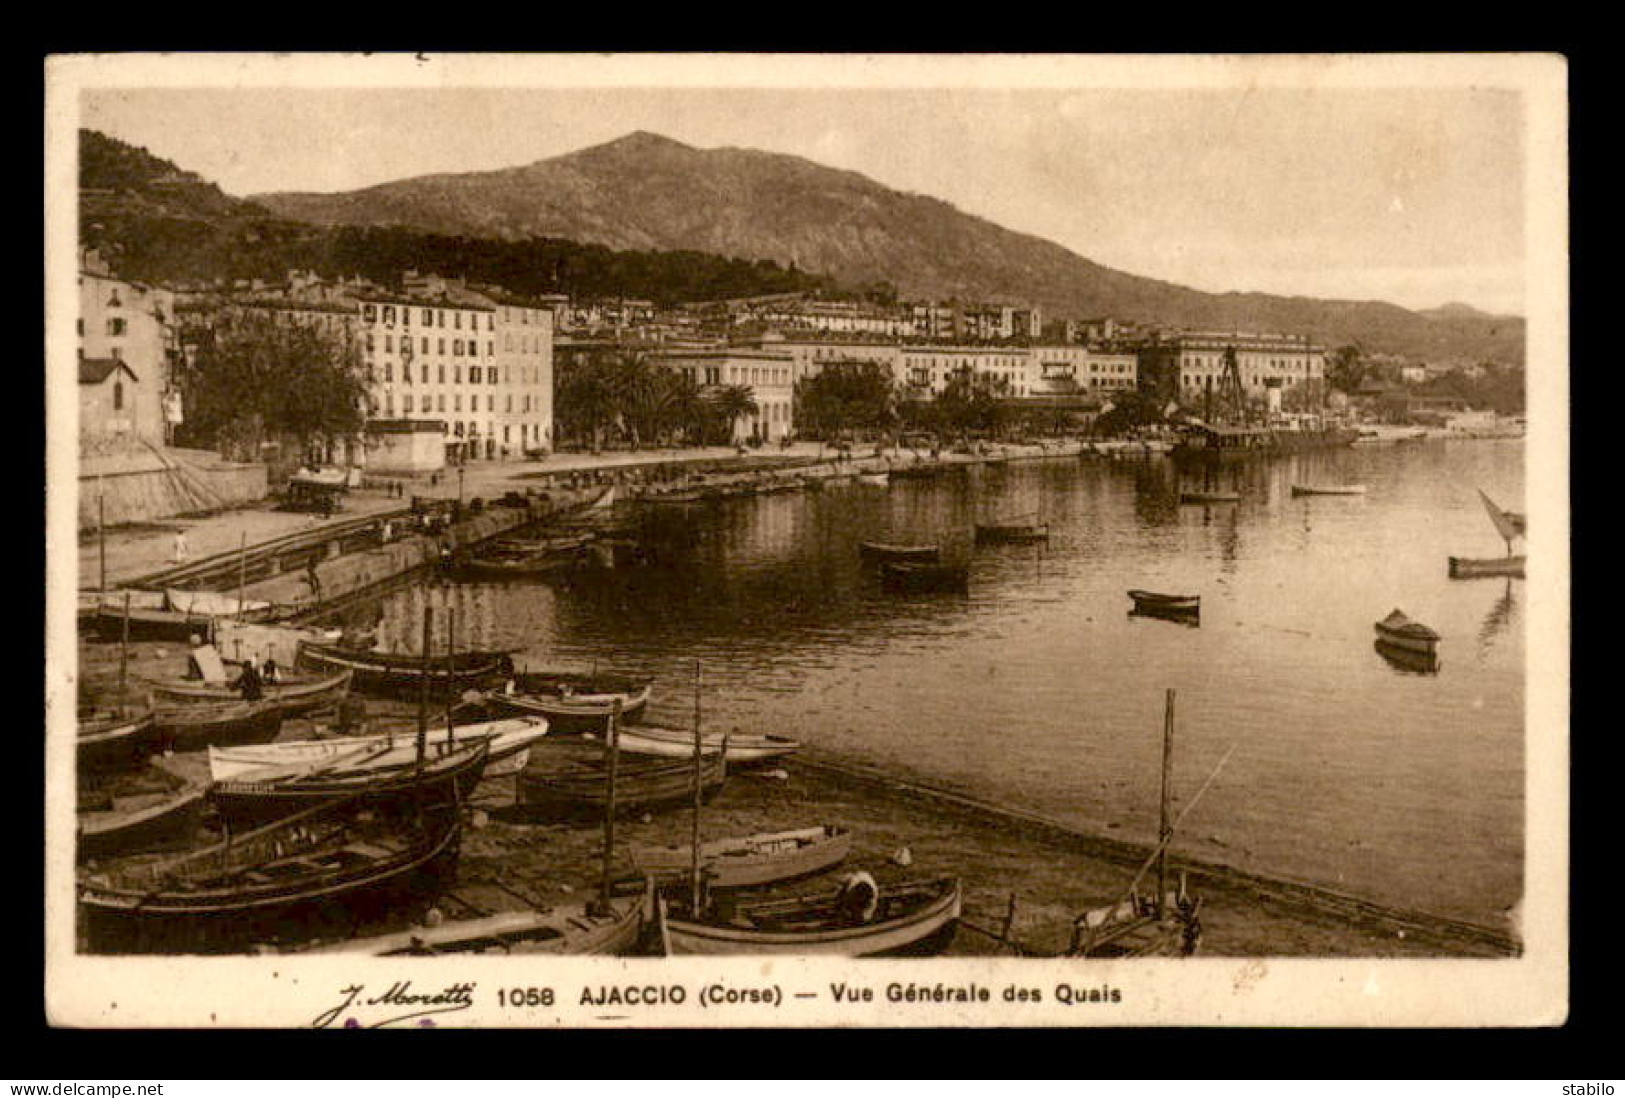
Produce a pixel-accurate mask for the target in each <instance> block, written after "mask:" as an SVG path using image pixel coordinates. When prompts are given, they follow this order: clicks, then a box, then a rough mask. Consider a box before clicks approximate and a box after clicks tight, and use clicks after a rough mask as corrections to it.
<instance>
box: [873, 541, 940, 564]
mask: <svg viewBox="0 0 1625 1098" xmlns="http://www.w3.org/2000/svg"><path fill="white" fill-rule="evenodd" d="M858 556H859V557H861V558H862V559H863V560H865V561H867V562H869V563H870V564H880V563H883V562H885V561H914V562H917V563H930V564H935V563H936V562H937V561H938V560H939V559H940V553H939V551H938V549H937V547H936V546H935V545H888V544H885V543H884V542H878V541H860V542H858Z"/></svg>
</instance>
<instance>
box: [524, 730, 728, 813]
mask: <svg viewBox="0 0 1625 1098" xmlns="http://www.w3.org/2000/svg"><path fill="white" fill-rule="evenodd" d="M606 756H607V753H606V752H605V751H604V750H603V749H602V747H600V746H598V745H593V746H592V747H590V748H588V747H587V745H571V746H570V747H569V748H566V746H565V745H564V744H554V745H551V746H549V747H548V748H547V749H546V750H544V751H541V752H537V753H536V754H535V755H533V757H532V759H531V766H530V767H529V768H528V769H526V771H525V772H524V773H523V774H520V775H519V782H518V785H519V788H518V804H519V805H520V806H522V807H523V808H524V809H526V810H527V811H530V812H535V813H538V814H544V815H561V816H570V815H592V816H594V817H597V816H602V815H603V813H604V811H605V809H606V808H607V807H608V802H609V788H610V787H609V767H608V763H607V757H606ZM727 774H728V764H727V762H726V761H725V760H724V759H723V757H722V753H721V752H716V753H714V754H709V755H704V756H702V759H701V766H700V788H701V796H702V797H708V796H712V795H714V794H715V793H716V791H717V790H718V789H720V788H721V787H722V783H723V781H724V780H725V779H726V777H727ZM693 796H694V765H693V763H692V762H691V761H690V760H688V759H659V758H651V757H647V756H645V757H643V758H639V757H637V756H622V757H621V758H619V759H618V760H617V762H616V767H615V809H616V811H617V812H623V811H626V812H630V811H641V810H643V809H645V808H654V807H659V806H662V805H670V804H686V803H689V802H690V801H691V800H692V798H693Z"/></svg>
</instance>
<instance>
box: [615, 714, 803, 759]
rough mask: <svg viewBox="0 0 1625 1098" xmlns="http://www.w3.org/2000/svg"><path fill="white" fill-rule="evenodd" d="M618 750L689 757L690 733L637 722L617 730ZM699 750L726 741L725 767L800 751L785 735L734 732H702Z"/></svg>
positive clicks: (718, 746)
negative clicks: (750, 734)
mask: <svg viewBox="0 0 1625 1098" xmlns="http://www.w3.org/2000/svg"><path fill="white" fill-rule="evenodd" d="M619 743H620V745H621V751H623V752H624V753H626V754H628V755H653V756H658V757H662V758H668V759H677V758H693V756H694V733H693V732H688V731H684V730H683V729H681V728H661V727H658V726H656V725H649V724H640V725H636V726H633V727H623V728H621V729H620V732H619ZM700 743H701V745H702V750H703V751H704V752H705V753H706V754H709V753H711V752H713V751H721V750H722V749H723V745H724V743H726V744H727V750H728V765H729V766H751V765H754V764H757V763H765V762H772V761H774V760H776V759H783V758H787V757H788V756H790V755H793V754H795V753H796V752H797V751H800V750H801V741H800V740H792V739H790V738H789V737H788V736H774V735H765V736H746V735H740V734H739V733H737V732H734V733H730V734H727V735H724V734H722V733H720V732H706V733H703V734H702V735H701V737H700Z"/></svg>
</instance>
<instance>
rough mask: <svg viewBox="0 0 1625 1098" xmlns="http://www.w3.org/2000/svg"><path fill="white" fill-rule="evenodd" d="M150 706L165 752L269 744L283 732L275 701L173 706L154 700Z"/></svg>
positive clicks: (156, 738)
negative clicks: (232, 745)
mask: <svg viewBox="0 0 1625 1098" xmlns="http://www.w3.org/2000/svg"><path fill="white" fill-rule="evenodd" d="M150 704H151V706H152V715H153V724H154V730H153V735H154V738H155V740H156V742H157V745H158V747H159V749H160V750H163V751H202V750H203V749H204V748H205V747H209V746H211V745H213V746H219V747H224V746H227V745H231V744H245V743H268V742H270V741H271V740H274V739H276V735H277V733H278V732H280V731H281V730H282V703H281V702H278V701H275V700H273V699H263V698H262V699H261V700H259V701H242V700H238V701H211V702H192V703H189V704H185V705H172V704H169V703H167V702H163V701H160V700H159V699H157V698H152V699H150Z"/></svg>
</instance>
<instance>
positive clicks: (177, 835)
mask: <svg viewBox="0 0 1625 1098" xmlns="http://www.w3.org/2000/svg"><path fill="white" fill-rule="evenodd" d="M204 803H205V802H204V797H203V790H201V789H193V790H189V791H187V792H185V793H182V794H181V795H179V796H177V797H170V798H168V799H165V800H162V801H159V802H157V803H155V804H152V805H149V806H146V807H145V808H142V809H139V810H136V811H123V812H117V811H115V812H93V813H84V814H81V815H80V816H79V820H78V826H79V833H78V842H77V844H76V847H75V849H76V851H77V854H78V858H79V860H80V861H84V860H87V859H90V858H105V857H111V856H113V855H118V854H135V853H145V852H149V851H155V850H167V849H172V848H173V847H174V846H176V845H177V844H179V843H183V842H185V841H186V840H187V839H189V838H191V837H192V835H193V834H195V833H196V831H197V829H198V825H199V824H200V823H201V822H202V820H203V808H204Z"/></svg>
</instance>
